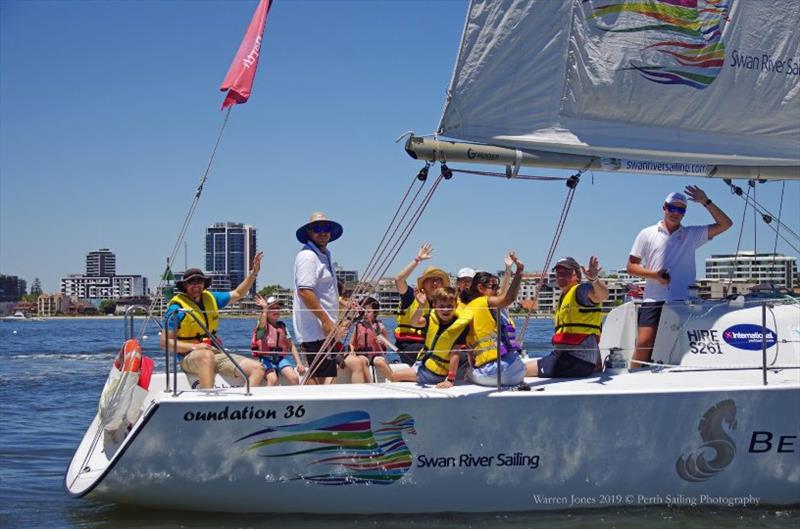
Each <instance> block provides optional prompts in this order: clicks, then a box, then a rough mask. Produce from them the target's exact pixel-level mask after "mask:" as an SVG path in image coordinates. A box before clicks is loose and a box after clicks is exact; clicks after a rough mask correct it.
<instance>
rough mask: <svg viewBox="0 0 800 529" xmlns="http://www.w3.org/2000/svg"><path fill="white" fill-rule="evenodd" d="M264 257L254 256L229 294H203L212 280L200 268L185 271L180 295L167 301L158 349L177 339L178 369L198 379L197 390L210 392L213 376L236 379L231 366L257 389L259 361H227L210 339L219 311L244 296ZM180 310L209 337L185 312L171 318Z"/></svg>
mask: <svg viewBox="0 0 800 529" xmlns="http://www.w3.org/2000/svg"><path fill="white" fill-rule="evenodd" d="M263 256H264V253H263V252H258V253H257V254H256V256H255V258H254V259H253V267H252V269H251V271H250V274H249V275H248V276H247V277H245V279H244V281H242V282H241V283H240V284H239V286H237V287H236V288H235V289H233V290H231V291H230V292H211V291H209V290H206V289H207V288H208V287H209V286H211V278H210V277H208V276H206V275H205V274H203V271H202V270H200V269H199V268H190V269H188V270H186V272H184V274H183V278H182V279H181V280H180V281H177V282H176V286H177V287H178V290H180V292H179V293H178V294H176V295H175V296H174V297H173V298H172V299H171V300H170V302H169V306H168V307H167V313H166V316H165V317H166V318H167V324H168V326H169V328H168V329H165V330H164V332H162V333H161V347H163V348H166V347H167V340H169V341H170V344H172V343H173V342H172V341H173V340H174V339H175V337H176V336H177V338H178V340H177V351H175V352H176V353H177V355H178V357H179V358H180V361H181V368H182V369H183V370H184V371H185V372H186V373H189V374H191V375H197V377H198V378H199V379H200V380H199V385H200V388H203V389H210V388H213V387H214V375H215V374H216V373H220V374H221V375H223V376H226V377H232V378H237V377H239V376H240V373H239V371H238V370H237V369H236V366H235V365H234V362H236V364H238V366H239V367H240V368H241V369H242V371H244V373H245V374H246V375H247V377H248V379H249V380H250V385H251V386H258V385H260V384H261V381H262V380H263V379H264V367H263V366H262V365H261V364H260V363H259V362H258V361H256V360H254V359H252V358H247V357H244V356H241V355H236V354H231V355H230V357H229V356H228V355H227V354H225V353H224V352H223V351H221V350H220V349H219V348H218V347H217V346H216V345H215V344H214V341H213V340H212V337H216V334H217V328H218V327H219V309H221V308H223V307H225V306H226V305H228V304H229V303H233V302H236V301H239V300H240V299H242V298H243V297H244V296H245V295H247V292H248V291H249V290H250V288H251V287H252V286H253V283H254V282H255V280H256V276H257V275H258V271H259V270H260V268H261V258H262V257H263ZM180 309H184V310H186V311H190V312H192V314H193V315H194V316H196V317H197V319H199V320H200V321H201V322H203V324H204V325H205V326H206V328H207V329H208V332H209V333H210V334H211V335H209V334H208V333H206V330H205V329H204V328H203V327H202V326H201V325H199V324H198V323H197V320H195V317H194V316H192V315H188V314H187V313H185V312H179V313H178V314H177V316H171V315H170V313H171V312H172V311H176V310H180ZM176 324H177V325H176ZM176 327H177V329H176Z"/></svg>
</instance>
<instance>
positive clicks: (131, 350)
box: [114, 338, 142, 373]
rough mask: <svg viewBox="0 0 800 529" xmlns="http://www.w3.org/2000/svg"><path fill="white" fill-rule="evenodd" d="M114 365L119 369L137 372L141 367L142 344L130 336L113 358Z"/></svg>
mask: <svg viewBox="0 0 800 529" xmlns="http://www.w3.org/2000/svg"><path fill="white" fill-rule="evenodd" d="M114 367H116V368H117V369H119V370H120V371H129V372H131V373H138V372H139V370H140V369H141V367H142V346H141V345H140V344H139V340H137V339H136V338H131V339H130V340H126V341H125V343H123V344H122V349H120V351H119V354H118V355H117V358H116V360H114Z"/></svg>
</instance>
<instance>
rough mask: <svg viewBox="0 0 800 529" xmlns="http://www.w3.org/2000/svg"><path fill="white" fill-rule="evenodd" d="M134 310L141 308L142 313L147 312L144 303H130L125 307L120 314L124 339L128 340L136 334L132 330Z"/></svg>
mask: <svg viewBox="0 0 800 529" xmlns="http://www.w3.org/2000/svg"><path fill="white" fill-rule="evenodd" d="M136 310H141V311H142V312H143V313H144V314H147V307H145V306H144V305H131V306H129V307H128V308H127V309H125V314H124V315H123V316H122V332H123V339H124V340H125V341H128V340H130V339H131V338H133V337H134V336H136V334H135V333H134V332H133V322H134V316H135V314H134V313H133V312H134V311H136Z"/></svg>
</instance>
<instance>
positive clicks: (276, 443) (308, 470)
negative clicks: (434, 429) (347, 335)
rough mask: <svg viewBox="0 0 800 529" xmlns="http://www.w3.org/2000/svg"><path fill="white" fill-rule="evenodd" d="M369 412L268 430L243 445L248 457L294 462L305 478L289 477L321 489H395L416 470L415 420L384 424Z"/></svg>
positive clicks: (406, 417) (400, 419)
mask: <svg viewBox="0 0 800 529" xmlns="http://www.w3.org/2000/svg"><path fill="white" fill-rule="evenodd" d="M379 424H380V426H379V427H377V426H376V428H375V430H374V431H373V429H372V420H371V418H370V415H369V413H367V412H365V411H348V412H343V413H336V414H333V415H328V416H326V417H322V418H321V419H314V420H311V421H307V422H300V423H295V424H286V425H283V426H276V427H273V428H265V429H263V430H259V431H257V432H253V433H251V434H249V435H246V436H244V437H242V438H240V439H237V441H236V442H237V443H238V442H242V441H246V442H247V443H248V444H247V446H245V448H244V451H245V452H255V453H256V454H257V455H258V456H260V457H265V458H275V459H283V458H292V459H295V460H296V462H297V465H298V466H299V467H300V468H303V467H304V468H305V469H304V470H303V471H301V473H299V474H294V475H290V476H285V477H283V478H282V479H286V480H289V481H294V480H302V481H306V482H310V483H315V484H318V485H359V484H361V485H364V484H366V485H391V484H392V483H394V482H396V481H397V480H399V479H400V478H402V477H403V476H404V475H405V473H406V472H408V470H409V469H410V468H411V462H412V460H413V456H412V454H411V450H409V448H408V446H407V445H406V442H405V440H404V439H403V434H406V433H407V434H416V433H417V431H416V430H415V429H414V419H413V418H412V417H411V416H410V415H408V414H405V413H403V414H400V415H398V416H397V417H395V418H394V419H392V420H390V421H387V422H381V423H379Z"/></svg>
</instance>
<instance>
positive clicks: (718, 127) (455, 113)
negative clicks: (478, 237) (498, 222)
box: [65, 0, 800, 513]
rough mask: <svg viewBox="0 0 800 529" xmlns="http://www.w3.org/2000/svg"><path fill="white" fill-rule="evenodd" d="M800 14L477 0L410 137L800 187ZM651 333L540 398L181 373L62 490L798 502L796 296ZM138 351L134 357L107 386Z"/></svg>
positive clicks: (794, 8)
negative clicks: (644, 351) (439, 96)
mask: <svg viewBox="0 0 800 529" xmlns="http://www.w3.org/2000/svg"><path fill="white" fill-rule="evenodd" d="M799 19H800V4H798V3H797V2H788V3H787V2H783V1H764V2H739V1H735V0H707V1H703V0H650V1H646V2H626V1H624V0H608V1H606V2H602V3H600V2H595V1H590V0H567V1H563V2H553V1H550V0H495V1H488V0H487V1H481V0H474V1H473V2H472V3H471V4H470V6H469V11H468V14H467V20H466V22H465V26H464V32H463V37H462V42H461V48H460V51H459V54H458V59H457V61H456V65H455V68H454V72H453V77H452V80H451V83H450V87H449V90H448V95H447V101H446V105H445V109H444V113H443V116H442V118H441V122H440V126H439V131H438V133H437V134H436V135H435V136H432V137H417V136H413V135H412V136H410V137H409V138H408V139H407V141H406V144H405V148H406V150H407V152H408V153H409V154H410V155H411V156H412V157H413V158H415V159H418V160H423V161H425V162H426V163H427V164H432V163H437V162H438V163H441V164H443V165H445V167H446V166H447V164H452V163H456V162H478V163H484V164H485V163H492V164H498V165H500V166H501V167H502V168H503V169H504V171H505V175H506V176H507V177H509V178H517V177H520V169H521V168H522V167H528V166H534V167H545V168H559V169H570V170H572V171H573V172H574V171H577V174H578V175H579V174H580V172H581V171H585V170H588V169H598V170H604V171H614V170H619V171H624V170H629V171H634V172H638V173H664V174H673V175H689V176H697V177H715V178H727V179H739V178H745V179H797V178H800V95H798V94H800V91H798V79H800V75H799V74H798V62H797V57H799V56H800V38H798V37H799V34H798V29H797V28H798V27H799V26H798V24H797V21H798V20H799ZM754 43H757V45H756V44H754ZM754 46H755V47H757V48H758V49H757V50H756V49H754ZM426 167H427V165H426ZM443 172H444V168H443ZM574 182H575V180H574V179H573V184H574ZM637 309H638V307H637V305H636V304H635V303H627V304H625V305H622V306H620V307H617V308H615V309H614V310H613V311H612V312H611V313H609V315H608V316H607V318H606V321H605V324H604V328H603V333H602V338H601V342H600V348H601V351H602V352H603V354H604V355H610V354H621V355H623V356H625V357H627V358H630V355H631V352H632V350H633V348H634V347H635V340H636V332H635V331H636V313H637ZM657 336H658V338H657V341H656V344H655V349H654V352H653V362H654V363H655V364H657V365H654V366H650V367H648V368H643V369H637V370H631V371H628V370H625V369H623V370H619V371H616V372H611V371H607V372H604V373H600V374H598V375H597V376H594V377H590V378H586V379H580V380H572V379H563V380H535V379H528V380H527V382H528V387H529V388H530V390H531V391H509V390H508V389H507V388H486V387H479V386H473V385H458V386H456V387H454V388H451V389H449V390H439V389H436V388H432V387H421V386H417V385H415V384H408V383H381V384H359V385H337V386H299V387H298V386H294V387H292V386H289V387H273V388H245V387H241V385H240V384H237V383H236V381H235V380H228V379H224V378H223V377H221V376H218V377H217V381H216V387H215V389H213V390H196V389H193V388H194V383H195V382H196V379H195V377H192V376H188V375H186V374H183V373H179V372H177V370H175V371H174V372H172V373H153V374H152V377H151V378H149V380H148V383H145V384H142V383H141V375H139V376H138V379H137V381H138V382H140V383H139V384H138V385H137V384H130V383H128V384H127V386H130V387H131V389H130V393H126V395H129V397H128V398H127V399H117V400H116V401H113V399H112V401H113V402H111V401H108V400H107V401H106V404H105V406H104V407H103V409H101V410H100V411H99V412H98V414H97V416H96V417H95V418H94V420H93V421H92V423H91V425H90V426H89V429H88V430H87V432H86V434H85V436H84V438H83V440H82V441H81V443H80V445H79V446H78V449H77V450H76V453H75V455H74V457H73V459H72V461H71V463H70V465H69V468H68V469H67V472H66V475H65V487H66V490H67V491H68V493H69V494H71V495H72V496H74V497H88V498H92V499H96V500H101V501H109V502H116V503H124V504H132V505H140V506H147V507H157V508H171V509H189V510H208V511H223V512H287V511H297V510H302V512H309V513H311V512H314V513H433V512H496V511H531V510H548V509H569V508H598V507H626V506H643V505H652V504H665V505H666V504H668V505H693V506H696V505H698V504H705V505H724V506H747V505H766V504H771V505H790V504H797V503H800V442H798V435H800V431H798V429H799V428H800V407H799V406H798V402H800V370H798V368H799V367H800V305H799V304H798V302H797V300H796V299H791V298H788V297H786V296H784V297H774V296H761V297H759V296H735V297H732V298H731V299H725V300H721V301H705V300H699V299H689V300H686V301H681V302H679V303H671V304H669V305H668V306H666V307H665V308H664V313H663V316H662V319H661V323H660V326H659V331H658V335H657ZM137 351H138V352H137ZM137 354H141V351H140V350H138V349H137V347H136V344H135V343H130V344H128V345H127V346H126V348H124V349H123V351H121V356H120V358H119V362H118V366H119V367H118V368H117V373H118V374H117V375H116V377H110V379H109V384H108V385H107V388H106V392H108V391H110V390H111V389H113V388H114V387H119V386H121V385H125V384H124V383H123V382H121V381H122V380H124V379H121V378H120V375H119V373H124V372H125V371H126V370H127V372H131V373H135V372H136V368H134V367H133V366H136V365H137V360H136V358H137ZM167 365H170V359H169V358H168V359H167ZM173 365H174V364H173ZM136 388H138V389H136ZM115 394H116V393H115ZM308 497H312V498H313V501H311V502H302V503H301V504H298V503H297V501H296V500H297V499H298V498H308Z"/></svg>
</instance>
